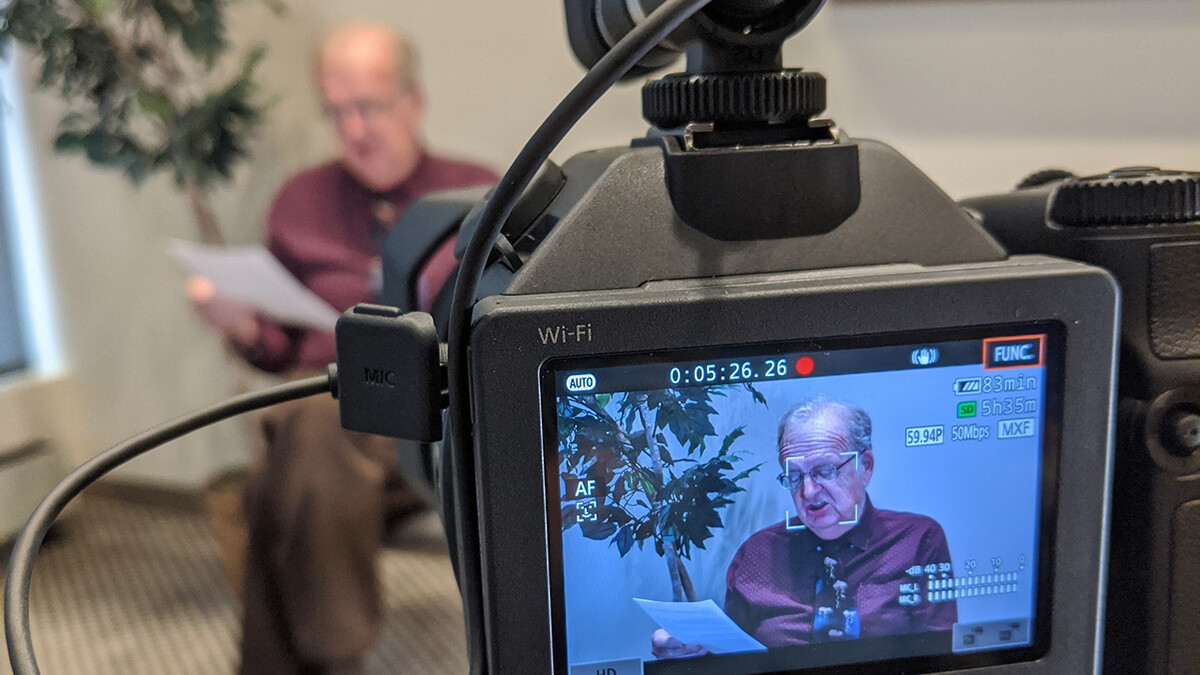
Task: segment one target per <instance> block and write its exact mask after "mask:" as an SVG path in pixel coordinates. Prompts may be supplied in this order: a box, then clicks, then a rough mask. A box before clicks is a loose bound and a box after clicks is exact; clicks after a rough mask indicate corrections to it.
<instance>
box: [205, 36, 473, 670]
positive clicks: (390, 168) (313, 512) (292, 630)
mask: <svg viewBox="0 0 1200 675" xmlns="http://www.w3.org/2000/svg"><path fill="white" fill-rule="evenodd" d="M316 76H317V85H318V87H319V89H320V93H321V98H322V101H323V105H324V112H325V115H326V117H327V118H328V119H329V120H330V122H331V123H332V124H333V126H334V128H335V129H336V131H337V135H338V139H339V140H340V145H341V152H340V158H339V159H337V160H335V161H331V162H329V163H326V164H322V165H320V166H317V167H315V168H312V169H309V170H307V171H304V172H302V173H300V174H299V175H297V176H295V177H293V178H292V179H290V180H289V181H288V182H287V183H286V184H285V185H284V186H283V188H282V189H281V190H280V191H279V194H278V196H277V197H276V199H275V202H274V204H273V205H272V207H271V211H270V215H269V217H268V225H267V241H268V247H269V249H270V250H271V252H272V253H273V254H274V255H275V256H276V257H277V258H278V259H279V260H280V262H282V263H283V265H284V266H285V267H287V268H288V269H289V270H290V271H291V272H292V273H293V274H294V275H295V276H296V277H297V278H298V279H299V280H300V281H301V282H302V283H303V284H304V285H305V286H307V287H308V288H310V289H311V290H312V291H313V292H314V293H316V294H317V295H318V296H320V297H322V298H323V299H325V300H326V301H327V302H329V304H330V305H332V306H333V307H334V308H335V309H337V310H339V311H344V310H346V309H348V308H349V307H351V306H353V305H355V304H357V303H360V302H371V301H374V300H375V297H376V294H377V292H378V290H379V279H378V274H379V272H378V271H379V269H380V267H379V253H380V249H381V245H382V242H383V239H384V237H385V236H386V235H387V233H388V230H389V229H390V228H391V226H392V225H393V224H394V223H395V222H396V220H397V218H398V216H399V215H400V214H401V213H403V212H404V210H405V209H406V208H408V206H409V205H410V204H412V202H413V201H414V200H416V199H417V198H419V197H421V196H422V195H425V194H428V193H430V192H435V191H439V190H445V189H451V188H458V187H465V186H471V185H480V184H487V183H494V182H495V181H496V176H495V174H493V173H492V172H491V171H489V170H487V169H484V168H482V167H479V166H476V165H473V164H468V163H464V162H456V161H451V160H447V159H443V158H439V157H435V156H433V155H430V154H428V153H427V152H426V151H425V150H424V148H423V147H422V144H421V142H420V133H419V132H420V126H421V120H422V117H423V114H424V104H423V100H422V95H421V91H420V89H419V88H418V86H417V81H416V76H415V55H414V54H413V53H412V50H411V48H410V47H409V46H408V44H407V43H406V42H405V41H404V40H403V39H401V38H399V37H398V36H396V35H395V34H393V33H391V32H390V31H388V30H387V29H384V28H381V27H378V26H374V25H368V24H356V25H351V26H347V27H344V28H342V29H340V30H338V31H336V32H334V33H332V34H331V35H330V36H328V37H327V38H326V39H325V40H324V42H323V43H322V45H321V48H320V51H319V54H318V60H317V69H316ZM455 264H456V263H455V260H454V255H453V240H452V239H451V240H449V241H446V242H443V243H442V244H441V245H440V246H438V247H437V248H436V249H435V251H434V253H433V254H432V255H431V256H430V258H429V259H428V260H427V261H426V263H425V264H424V267H423V269H422V271H421V273H420V275H419V277H418V279H417V284H416V285H417V288H416V289H414V292H415V294H416V298H417V304H418V305H419V307H420V308H421V309H423V310H426V311H428V309H429V308H430V306H431V305H432V302H433V298H434V296H435V295H436V294H437V292H438V291H439V290H440V289H441V286H442V285H443V284H444V283H445V282H446V280H447V278H448V277H449V276H450V274H451V273H452V271H453V268H454V265H455ZM188 291H189V296H190V298H191V300H192V302H193V305H194V306H195V308H196V310H197V312H198V313H199V315H200V316H201V317H202V318H203V319H204V320H205V321H206V322H207V323H208V324H210V325H211V326H213V327H214V328H216V329H217V330H218V331H220V332H221V333H222V334H223V335H224V336H225V337H226V339H227V340H228V341H229V342H230V343H231V344H232V345H233V347H234V349H235V350H236V351H237V352H238V353H240V354H242V355H243V356H244V357H245V358H246V360H247V361H249V362H250V363H252V364H253V365H255V366H257V367H259V368H261V369H263V370H267V371H272V372H283V371H288V372H293V373H298V374H311V373H313V372H318V371H324V368H325V366H326V364H328V363H331V362H332V361H334V338H333V333H332V331H331V330H330V331H319V330H312V329H302V328H296V327H289V326H282V325H279V324H277V323H273V322H271V321H270V320H268V319H266V318H264V317H262V316H260V315H258V314H256V313H255V312H254V311H253V310H252V309H250V308H248V307H246V306H244V305H241V304H238V303H236V302H234V301H231V300H230V299H228V298H224V297H222V296H220V295H218V294H216V293H215V292H214V290H213V288H212V285H211V284H208V283H207V282H205V281H204V280H202V279H201V280H193V281H192V282H190V283H189V289H188ZM330 328H331V329H332V326H331V327H330ZM263 431H264V436H265V439H266V452H265V455H264V457H263V459H262V461H261V462H260V463H259V464H258V465H257V466H256V468H255V470H254V471H253V472H252V475H251V478H250V481H249V484H248V485H247V488H246V495H245V498H246V515H247V522H248V528H249V544H248V551H247V555H246V575H245V589H244V595H245V623H244V626H243V636H242V640H243V644H242V661H241V671H242V672H243V673H254V674H255V675H261V674H265V673H314V674H316V673H352V672H357V671H359V670H360V669H361V666H362V663H361V662H362V657H363V655H364V653H365V652H366V651H368V650H369V649H370V647H371V645H372V644H373V643H374V641H375V639H376V637H377V635H378V632H379V627H380V619H381V603H380V592H379V583H378V579H377V578H376V572H375V565H376V558H377V556H378V553H379V551H380V548H381V546H382V537H383V533H384V529H385V522H387V521H388V520H389V518H391V517H392V516H395V515H397V514H403V513H405V512H411V511H412V510H414V509H415V508H418V507H419V506H420V502H419V500H418V499H417V498H415V497H414V496H413V495H412V493H411V492H410V491H409V490H408V489H407V488H406V487H405V485H404V481H403V479H402V478H401V476H400V473H399V467H398V463H397V457H396V449H395V445H394V443H393V442H392V441H391V440H390V439H386V438H381V437H377V436H368V435H366V434H356V433H349V432H345V431H343V430H342V429H341V427H340V425H339V421H338V411H337V404H336V401H334V400H333V399H332V398H330V397H328V396H325V397H315V398H310V399H305V400H302V401H295V402H293V403H289V404H284V405H281V406H276V407H275V408H274V409H271V410H270V411H269V412H268V413H267V414H266V415H265V416H264V419H263Z"/></svg>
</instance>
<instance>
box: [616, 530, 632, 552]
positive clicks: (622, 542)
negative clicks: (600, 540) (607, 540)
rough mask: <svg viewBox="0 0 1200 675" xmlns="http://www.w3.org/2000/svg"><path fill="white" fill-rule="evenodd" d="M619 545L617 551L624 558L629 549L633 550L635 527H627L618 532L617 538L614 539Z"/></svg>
mask: <svg viewBox="0 0 1200 675" xmlns="http://www.w3.org/2000/svg"><path fill="white" fill-rule="evenodd" d="M613 541H615V542H616V544H617V551H618V552H619V553H620V554H621V557H622V558H624V557H625V554H626V553H629V549H631V548H633V526H632V525H626V526H624V527H622V528H621V529H620V531H618V532H617V536H616V537H614V538H613Z"/></svg>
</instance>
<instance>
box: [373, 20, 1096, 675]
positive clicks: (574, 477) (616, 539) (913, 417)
mask: <svg viewBox="0 0 1200 675" xmlns="http://www.w3.org/2000/svg"><path fill="white" fill-rule="evenodd" d="M658 4H661V3H659V2H657V1H656V0H630V1H629V2H625V1H624V0H620V1H610V0H597V1H596V2H595V3H594V10H595V11H580V7H579V6H576V5H579V3H571V2H567V3H566V7H567V9H568V18H569V19H571V17H574V21H577V22H578V23H573V24H572V31H571V34H572V44H573V46H575V47H576V52H577V55H579V56H580V58H581V60H583V61H584V62H585V64H587V65H590V64H591V63H593V62H594V58H593V57H595V58H598V57H599V55H602V54H603V52H604V51H605V50H606V49H607V48H609V47H612V46H613V40H614V39H615V38H614V36H615V35H616V34H617V33H620V32H622V31H627V30H628V28H629V25H632V24H636V23H637V20H638V17H637V16H636V15H637V14H639V13H643V12H645V11H648V10H649V9H651V8H652V7H653V6H657V5H658ZM820 4H821V2H819V1H812V0H756V1H754V2H738V1H737V0H718V1H717V2H714V3H713V5H712V6H711V9H705V10H701V14H700V15H697V17H696V18H695V20H694V21H693V22H692V23H690V24H687V25H686V26H685V27H683V28H681V29H680V30H679V31H677V32H676V33H675V34H672V36H671V41H672V47H674V46H675V43H676V42H678V43H688V44H690V45H691V46H690V47H689V48H688V66H689V68H688V70H689V72H688V73H686V74H683V75H675V76H668V77H666V78H664V79H663V80H659V81H656V82H652V83H650V84H649V85H647V87H646V88H645V89H644V90H643V91H644V112H645V115H646V117H647V119H649V120H650V121H651V122H652V124H653V125H654V127H653V128H652V129H651V131H650V133H649V134H648V135H647V136H646V137H645V138H642V139H638V140H635V141H634V142H633V143H632V144H631V145H630V146H629V147H624V148H610V149H604V150H596V151H591V152H585V153H582V154H580V155H577V156H575V157H573V158H572V159H570V160H569V161H567V162H566V163H564V164H563V165H562V166H561V167H559V166H557V165H555V164H553V163H550V162H547V163H545V164H544V165H543V166H542V168H541V170H540V171H539V172H538V174H537V176H535V177H534V178H533V179H532V181H531V182H530V184H529V185H528V187H527V188H525V190H524V193H523V195H522V197H521V199H520V201H519V202H518V203H517V204H516V205H515V207H514V208H513V210H512V212H511V215H509V216H508V218H507V220H506V221H505V222H504V223H503V226H502V228H501V231H500V235H499V237H498V238H497V239H496V240H495V241H494V243H493V246H492V249H491V253H490V257H489V258H488V264H487V267H486V269H485V270H484V272H483V274H482V277H481V280H480V282H479V287H478V292H477V293H476V303H475V305H474V307H473V314H472V319H471V321H470V324H469V326H470V330H469V339H468V354H467V356H468V373H469V397H470V420H469V423H470V436H469V438H470V439H471V447H465V448H464V447H455V444H454V442H453V439H454V438H459V437H461V436H460V435H459V434H458V433H455V434H447V435H446V440H445V441H443V442H442V443H441V444H440V445H439V446H435V448H434V452H432V453H431V454H430V455H428V457H430V459H429V461H427V462H426V463H425V466H424V467H418V468H417V471H416V472H417V473H418V474H423V475H426V476H428V477H429V482H430V483H432V484H433V486H434V489H435V490H437V491H438V492H439V493H440V496H441V498H442V501H441V503H442V512H443V518H444V522H445V524H446V528H447V531H448V533H449V534H450V535H451V536H450V540H451V546H452V549H454V548H455V547H456V546H459V547H460V550H456V551H454V553H455V559H456V562H457V564H458V567H457V568H456V571H457V572H458V574H459V581H460V588H461V589H462V590H463V593H464V607H465V608H466V612H467V624H468V632H469V633H471V632H472V631H477V632H476V633H475V634H474V636H473V639H472V641H471V642H472V644H477V645H482V647H481V648H480V649H479V650H478V652H477V653H473V654H472V658H473V664H472V665H473V668H474V669H475V670H476V671H478V672H499V673H507V672H522V673H523V672H554V673H570V674H572V675H576V674H582V673H587V674H588V675H591V674H592V673H603V674H605V675H626V674H629V675H632V674H633V673H639V674H641V673H672V672H689V673H704V672H712V673H727V672H742V673H784V672H787V673H792V672H796V673H802V672H816V671H820V672H827V673H837V672H855V673H860V672H896V671H897V670H902V671H905V672H958V671H964V670H967V669H973V670H972V672H1021V673H1060V672H1098V671H1099V669H1100V666H1101V664H1100V658H1099V652H1100V644H1101V642H1100V641H1101V635H1100V633H1099V626H1100V625H1101V624H1100V622H1101V618H1102V617H1103V598H1104V592H1103V591H1104V580H1105V567H1106V564H1107V557H1106V553H1107V551H1106V536H1107V532H1108V518H1109V496H1108V495H1109V491H1108V490H1109V486H1110V480H1111V470H1112V467H1111V461H1112V430H1113V428H1114V422H1113V419H1114V417H1113V403H1114V391H1115V382H1114V373H1115V362H1116V354H1117V352H1116V345H1117V317H1118V295H1119V293H1118V289H1117V286H1116V284H1115V283H1114V281H1113V279H1112V277H1111V275H1110V274H1109V273H1107V272H1106V271H1104V270H1102V269H1101V268H1098V267H1094V266H1091V265H1087V264H1085V263H1080V262H1075V261H1067V260H1062V259H1057V258H1050V257H1047V256H1042V255H1035V256H1011V257H1010V256H1009V254H1008V252H1007V251H1006V250H1005V249H1004V248H1003V247H1002V246H1000V245H999V244H998V243H997V242H996V240H995V239H994V238H993V237H992V236H991V235H989V234H988V232H987V231H985V230H984V229H983V228H982V227H981V226H980V225H979V223H978V222H977V221H976V220H975V219H973V218H972V217H971V215H970V214H969V212H968V211H967V210H965V209H963V208H961V207H960V206H958V205H956V204H955V203H954V202H953V201H952V200H951V199H950V198H949V197H947V196H946V195H945V194H944V193H943V192H942V191H941V190H939V189H938V188H937V187H936V186H935V185H934V184H933V183H932V182H931V181H929V179H928V178H926V177H925V176H924V175H923V174H921V173H920V171H918V170H917V169H916V168H915V167H914V166H912V165H911V164H910V163H909V162H908V161H907V160H905V159H904V158H903V157H901V156H900V155H899V154H898V153H896V152H895V151H894V150H892V149H891V148H889V147H887V146H886V145H883V144H881V143H878V142H875V141H870V140H865V139H852V138H849V137H847V136H845V135H844V134H843V133H841V132H840V130H838V129H837V127H836V126H835V125H834V124H833V123H832V121H830V120H827V119H822V118H819V117H817V114H818V113H819V112H820V111H821V110H822V109H823V108H824V79H823V78H821V77H820V76H819V75H817V74H815V73H808V72H801V71H798V70H784V69H782V68H781V65H780V56H779V43H781V42H782V40H783V39H784V38H785V37H787V36H788V35H790V34H791V33H792V32H794V31H796V30H798V29H799V28H800V27H802V26H803V24H804V23H806V22H807V21H808V20H809V19H810V18H811V16H812V14H813V13H814V12H815V11H816V10H817V9H818V8H819V6H820ZM573 7H574V12H573V11H572V8H573ZM635 10H636V11H635ZM580 44H583V48H581V47H580ZM589 45H590V47H589ZM651 56H652V57H654V58H652V59H651V61H652V62H650V63H646V64H643V65H644V67H645V68H646V69H653V68H656V67H659V66H660V65H661V63H660V61H661V60H662V59H663V58H664V57H663V55H662V54H658V55H654V54H651ZM479 197H480V195H479V194H478V193H470V192H460V193H455V194H447V195H441V196H435V197H431V198H429V199H426V200H423V201H421V202H418V203H417V204H416V205H414V207H413V208H411V209H410V210H409V211H408V212H406V213H405V215H404V216H403V218H402V219H401V221H400V222H399V223H398V224H397V225H396V227H395V228H394V229H393V230H392V234H391V236H390V237H389V240H388V241H387V242H386V244H385V249H384V289H383V297H382V300H383V301H384V302H385V303H388V304H392V305H396V306H399V307H401V308H407V307H411V296H410V288H409V284H410V280H411V278H412V272H413V269H414V265H416V264H418V261H419V260H420V257H421V255H420V252H421V251H422V250H425V249H427V248H429V245H431V242H433V241H441V237H442V235H443V234H444V233H446V232H451V231H453V230H454V229H455V228H459V229H458V237H459V251H460V257H461V252H462V250H463V248H464V247H465V246H466V245H467V244H466V243H465V242H467V241H468V240H470V239H471V238H472V236H473V234H474V231H475V230H476V229H477V228H479V227H480V222H479V221H480V218H481V216H480V213H481V211H482V208H481V205H480V203H478V202H477V201H476V200H477V199H479ZM410 233H425V234H416V235H412V234H410ZM428 233H433V234H428ZM414 236H415V237H416V238H417V239H418V240H420V242H423V243H420V242H419V243H418V244H417V245H414V243H413V237H414ZM442 295H443V297H442V298H440V299H439V301H438V303H436V304H435V309H434V312H433V314H434V316H435V319H437V320H438V323H439V327H440V329H441V330H442V331H445V327H446V324H447V323H448V322H447V319H446V315H447V313H448V312H451V311H453V312H457V311H460V309H461V308H449V307H448V305H447V302H446V301H447V299H448V297H449V292H448V291H444V292H443V294H442ZM451 342H453V340H451ZM452 386H453V384H452ZM834 401H835V402H836V405H838V406H841V407H840V408H838V409H839V410H851V409H853V410H856V411H857V413H856V414H858V415H859V417H860V418H862V419H865V420H868V421H866V422H865V425H864V424H860V425H859V426H860V427H862V428H860V429H859V431H858V432H856V433H857V436H856V438H858V440H857V441H856V443H857V444H858V445H856V446H855V449H852V450H845V451H844V452H841V453H840V454H841V455H846V457H845V458H839V463H838V465H837V466H836V467H834V466H833V465H832V464H830V465H829V466H826V465H823V464H818V465H812V466H810V464H811V462H810V461H809V459H810V458H819V457H821V456H824V455H823V454H822V453H824V454H828V453H829V452H832V446H830V445H823V446H821V447H819V448H817V449H816V450H814V451H813V453H812V454H801V455H799V456H795V453H792V454H788V455H786V456H785V453H784V451H783V438H784V436H785V435H786V434H785V432H786V433H793V432H796V430H797V428H798V427H797V428H793V427H790V426H788V425H789V424H792V423H791V422H787V421H786V420H788V419H789V416H791V415H792V414H793V412H794V411H795V410H796V409H797V408H798V407H801V406H803V405H811V406H827V405H834V403H830V402H834ZM806 402H807V403H806ZM839 414H841V413H839ZM846 414H848V413H846ZM777 428H778V437H777V436H776V430H777ZM863 429H865V431H864V430H863ZM872 429H873V430H874V431H872ZM456 431H457V430H456ZM839 433H842V432H839ZM845 433H848V432H845ZM872 443H873V445H872ZM463 455H467V456H469V458H470V460H471V461H468V462H457V463H456V462H455V461H451V458H454V457H461V456H463ZM410 459H411V456H410ZM851 462H853V463H851ZM461 466H467V467H473V468H472V469H471V470H468V471H459V470H458V467H461ZM844 467H850V468H844ZM793 469H795V470H799V471H802V472H804V474H806V475H808V476H812V477H813V478H812V480H813V481H817V476H822V478H821V480H824V481H826V482H827V483H828V485H826V484H824V483H823V484H822V485H823V486H824V487H816V485H817V483H815V482H813V483H809V482H807V481H806V479H805V478H804V477H803V476H801V478H800V479H799V481H798V482H795V481H793V482H792V483H789V482H788V481H789V480H790V479H789V478H788V476H789V472H790V471H792V470H793ZM818 469H819V470H818ZM776 471H780V476H779V480H778V481H777V480H776V479H775V473H776ZM814 472H815V473H814ZM831 476H832V477H831ZM838 480H845V481H857V483H856V484H857V485H858V486H859V488H861V491H860V493H858V494H856V495H855V496H852V498H851V497H848V498H845V499H843V497H841V496H837V495H840V494H841V493H840V492H838V491H837V489H835V488H834V487H830V486H831V485H834V483H836V481H838ZM830 481H832V482H830ZM789 484H790V485H792V488H791V489H788V488H787V487H786V486H787V485H789ZM847 484H849V483H847ZM868 484H869V485H868ZM806 485H807V486H809V487H807V488H806V487H804V486H806ZM839 485H840V484H839ZM797 486H798V487H797ZM781 488H783V489H781ZM838 489H840V488H838ZM822 490H826V491H827V492H822ZM813 491H815V492H813ZM464 492H466V493H469V495H470V498H469V499H463V498H462V495H463V493H464ZM835 493H837V494H836V495H835ZM806 494H810V495H811V494H817V495H826V497H828V499H825V498H821V499H818V500H816V501H814V500H813V499H811V498H810V497H806V496H804V495H806ZM843 502H844V503H843ZM851 502H853V503H851ZM464 504H466V505H469V508H464ZM831 504H832V505H831ZM843 511H844V512H843ZM781 512H782V513H781ZM780 516H782V518H781V517H780ZM822 519H824V520H830V519H838V520H837V523H836V525H837V527H838V528H840V529H838V531H840V532H842V534H841V535H837V536H835V535H833V534H829V533H827V532H826V531H825V529H824V526H821V525H819V523H820V522H824V520H822ZM884 523H907V524H908V525H913V526H918V525H919V527H918V528H917V529H912V528H908V525H906V526H905V527H899V526H897V528H890V526H885V525H883V524H884ZM906 528H907V529H906ZM893 529H894V530H895V532H893V531H892V530H893ZM918 529H919V530H920V532H922V533H923V534H920V535H918V534H915V533H916V532H917V531H918ZM901 531H903V532H908V533H909V534H896V532H901ZM856 533H857V534H856ZM464 534H465V535H467V536H464ZM893 535H895V536H897V537H899V539H897V540H893V539H892V538H891V537H892V536H893ZM764 537H767V538H768V539H771V538H773V539H772V541H775V542H777V543H778V545H779V546H781V547H782V549H780V550H781V551H783V552H782V553H779V555H781V556H783V557H781V558H779V559H778V560H776V563H775V564H773V565H770V566H768V567H767V568H766V570H765V571H764V570H759V571H758V572H757V573H755V575H751V576H752V577H753V579H752V580H750V581H747V580H746V578H744V577H745V575H739V573H738V572H737V570H738V569H740V568H739V565H741V566H742V567H744V564H743V563H745V562H746V561H747V559H750V558H754V554H753V551H752V549H754V548H755V547H756V546H758V545H759V544H761V542H762V541H764ZM461 542H471V545H469V546H462V545H461ZM755 542H758V543H755ZM476 543H477V550H476V545H475V544H476ZM797 547H799V548H797ZM468 549H469V550H468ZM797 556H799V557H797ZM847 556H848V557H847ZM822 557H823V558H824V560H823V561H822ZM802 560H803V561H807V562H802ZM823 570H824V571H823ZM826 577H828V578H826ZM750 587H753V588H757V589H760V590H761V589H763V588H769V589H770V592H768V593H765V594H763V593H760V594H759V595H760V596H764V597H758V598H757V599H755V600H750V599H749V595H753V593H754V591H748V590H747V589H748V588H750ZM748 594H749V595H748ZM739 598H741V599H740V600H739ZM672 601H674V602H672ZM660 632H665V633H666V634H668V637H671V639H673V640H675V641H676V642H678V643H684V644H685V645H690V646H691V647H693V649H691V651H690V652H689V654H688V656H691V657H694V658H677V656H678V655H676V654H673V653H667V654H664V653H660V652H659V651H658V649H659V647H658V646H657V645H658V643H657V642H656V640H660V639H665V638H659V637H657V636H659V634H660ZM652 636H654V637H652Z"/></svg>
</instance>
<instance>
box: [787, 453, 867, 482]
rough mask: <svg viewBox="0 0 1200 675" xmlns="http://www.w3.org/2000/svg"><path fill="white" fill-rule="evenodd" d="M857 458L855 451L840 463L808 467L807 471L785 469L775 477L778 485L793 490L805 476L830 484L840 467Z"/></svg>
mask: <svg viewBox="0 0 1200 675" xmlns="http://www.w3.org/2000/svg"><path fill="white" fill-rule="evenodd" d="M857 458H858V453H857V452H856V453H853V454H852V455H851V456H850V458H849V459H847V460H846V461H844V462H842V463H841V464H821V465H819V466H814V467H813V468H811V469H809V470H808V472H807V473H806V472H804V471H785V472H783V473H781V474H779V475H778V476H776V477H775V479H776V480H778V481H779V484H780V485H782V486H783V487H785V488H787V489H789V490H795V489H796V488H798V487H800V483H801V482H803V481H804V477H805V476H808V477H809V478H811V479H812V481H813V482H814V483H816V484H818V485H830V484H832V483H833V482H834V481H836V480H837V478H838V472H839V471H841V470H842V467H844V466H846V465H847V464H849V463H850V462H852V461H854V460H855V459H857Z"/></svg>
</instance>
